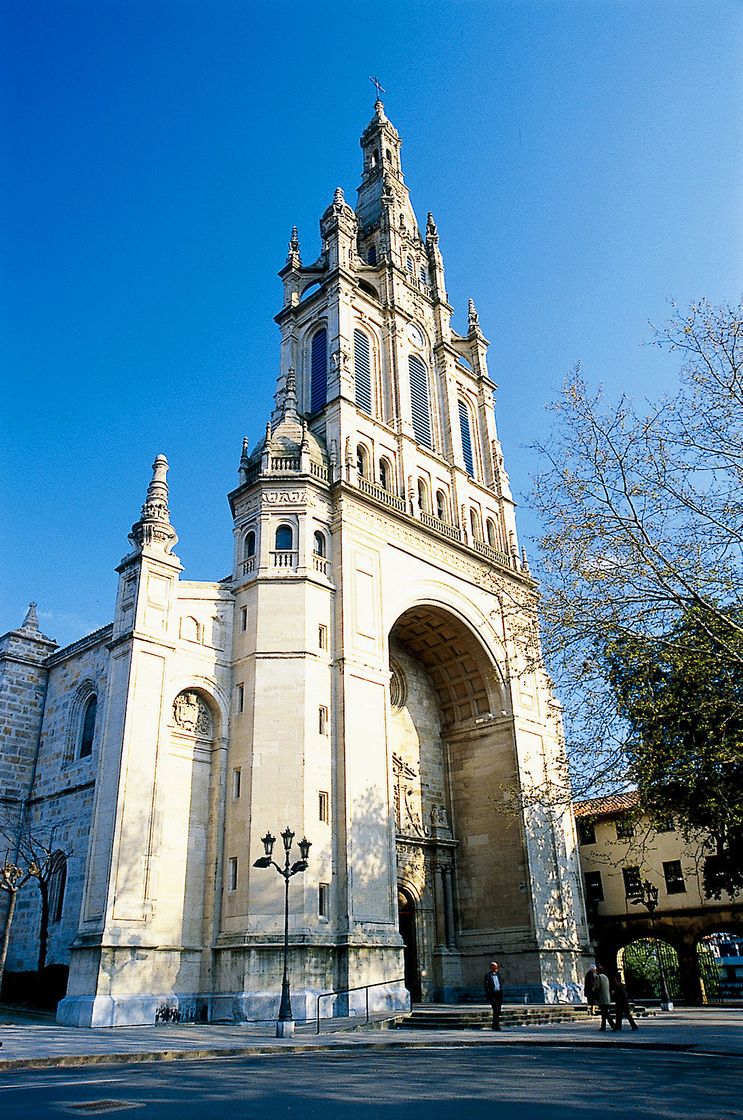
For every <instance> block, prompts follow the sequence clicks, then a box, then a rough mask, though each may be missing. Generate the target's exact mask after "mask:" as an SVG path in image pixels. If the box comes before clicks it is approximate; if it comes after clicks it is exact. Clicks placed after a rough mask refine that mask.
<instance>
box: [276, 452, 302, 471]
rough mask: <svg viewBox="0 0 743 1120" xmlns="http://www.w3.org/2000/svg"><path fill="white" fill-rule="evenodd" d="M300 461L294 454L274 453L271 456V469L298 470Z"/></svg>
mask: <svg viewBox="0 0 743 1120" xmlns="http://www.w3.org/2000/svg"><path fill="white" fill-rule="evenodd" d="M299 467H300V461H299V459H298V458H296V456H294V455H272V456H271V470H272V471H298V470H299Z"/></svg>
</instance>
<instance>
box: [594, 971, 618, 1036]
mask: <svg viewBox="0 0 743 1120" xmlns="http://www.w3.org/2000/svg"><path fill="white" fill-rule="evenodd" d="M596 974H597V976H598V980H599V991H598V996H597V997H596V1002H597V1003H598V1005H599V1011H600V1012H601V1026H600V1027H599V1030H600V1031H605V1030H606V1024H607V1023H608V1024H609V1026H610V1027H611V1029H612V1030H614V1020H613V1019H612V1017H611V1010H610V1008H611V988H610V986H609V977H608V976H607V975H606V972H605V971H604V969H603V968H602V966H601V965H600V964H598V965H596Z"/></svg>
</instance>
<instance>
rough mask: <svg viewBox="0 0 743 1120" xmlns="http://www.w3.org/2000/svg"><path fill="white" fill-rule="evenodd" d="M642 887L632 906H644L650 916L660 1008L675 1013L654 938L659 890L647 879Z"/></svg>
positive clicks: (656, 940)
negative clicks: (656, 964)
mask: <svg viewBox="0 0 743 1120" xmlns="http://www.w3.org/2000/svg"><path fill="white" fill-rule="evenodd" d="M641 886H642V894H641V895H639V897H638V898H633V899H632V904H633V906H644V907H645V909H646V910H647V912H648V914H649V915H650V936H651V938H652V940H653V945H654V947H655V959H656V961H657V963H658V975H659V977H660V1006H661V1010H662V1011H673V1004H672V1003H671V1000H670V998H669V995H668V985H667V984H666V974H665V971H664V968H663V958H662V956H661V953H660V949H659V948H658V939H657V937H655V936H654V932H655V930H654V923H655V911H656V910H657V909H658V888H657V887H656V886H655V884H654V883H651V882H650V880H649V879H645V880H644V881H643V882H642V884H641Z"/></svg>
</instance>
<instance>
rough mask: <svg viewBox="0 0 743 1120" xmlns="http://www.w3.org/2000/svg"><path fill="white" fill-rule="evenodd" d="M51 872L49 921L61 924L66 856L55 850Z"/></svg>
mask: <svg viewBox="0 0 743 1120" xmlns="http://www.w3.org/2000/svg"><path fill="white" fill-rule="evenodd" d="M51 865H52V871H51V874H50V876H49V895H48V898H49V921H50V922H61V920H62V909H63V907H64V892H65V887H66V886H67V856H66V855H65V854H64V852H62V851H59V850H57V851H56V852H53V853H52V857H51Z"/></svg>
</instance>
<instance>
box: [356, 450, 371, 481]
mask: <svg viewBox="0 0 743 1120" xmlns="http://www.w3.org/2000/svg"><path fill="white" fill-rule="evenodd" d="M356 470H357V471H358V472H359V474H360V476H361V477H362V478H368V477H369V453H368V451H367V450H366V448H365V447H364V445H363V443H360V444H359V445H358V446H357V448H356Z"/></svg>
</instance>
